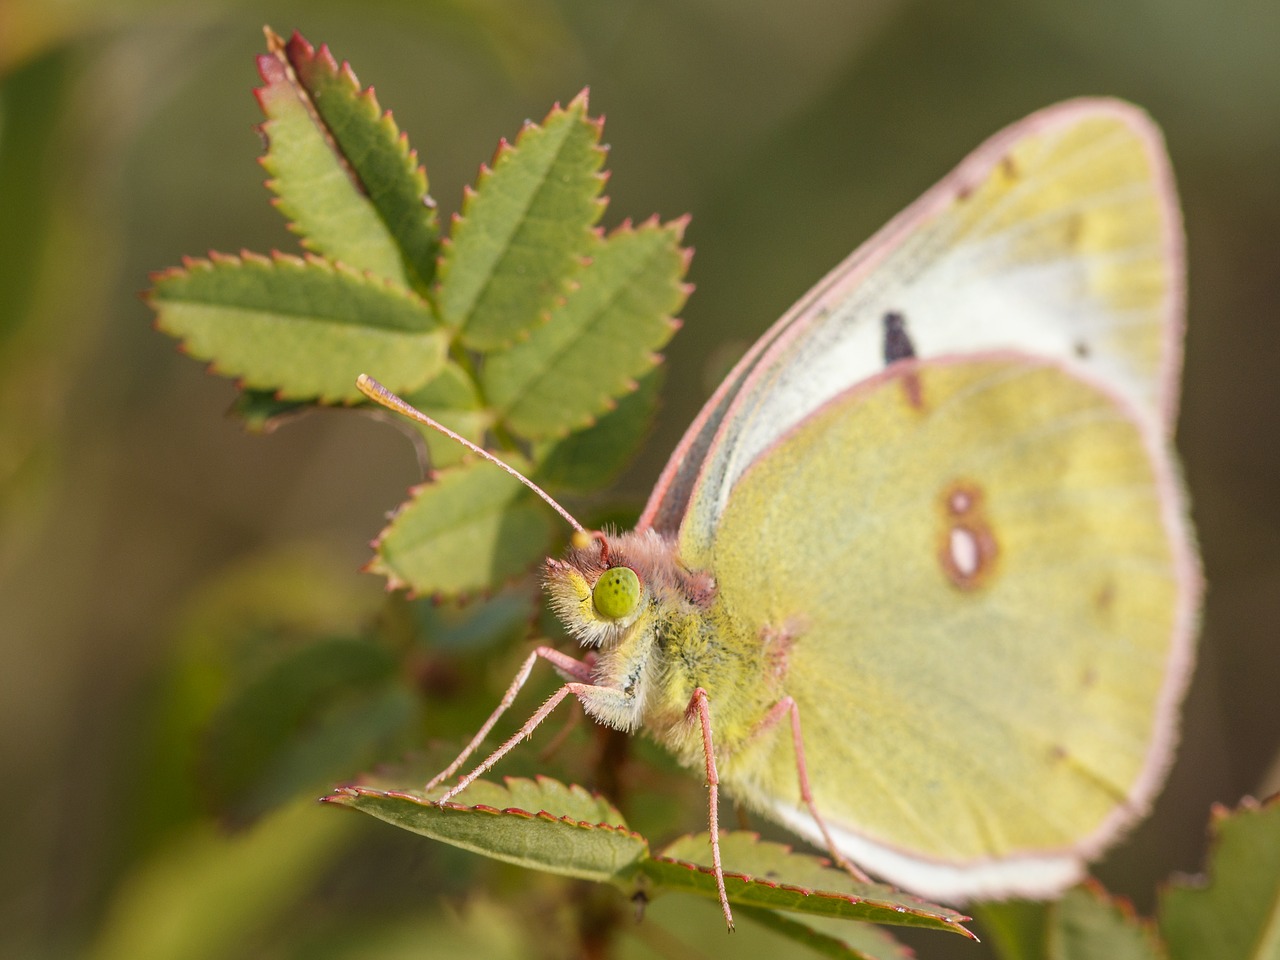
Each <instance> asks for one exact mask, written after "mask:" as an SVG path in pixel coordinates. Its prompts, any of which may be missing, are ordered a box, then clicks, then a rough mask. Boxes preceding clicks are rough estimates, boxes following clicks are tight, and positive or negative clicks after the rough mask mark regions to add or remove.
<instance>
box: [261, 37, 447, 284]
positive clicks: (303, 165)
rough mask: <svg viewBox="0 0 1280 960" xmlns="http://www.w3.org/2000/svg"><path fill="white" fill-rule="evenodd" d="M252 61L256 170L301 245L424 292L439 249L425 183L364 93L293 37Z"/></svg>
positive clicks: (325, 52) (325, 55) (341, 69)
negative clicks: (257, 124) (261, 146)
mask: <svg viewBox="0 0 1280 960" xmlns="http://www.w3.org/2000/svg"><path fill="white" fill-rule="evenodd" d="M267 45H268V48H269V50H270V52H269V53H266V54H263V55H262V56H260V57H259V58H258V72H259V73H260V74H261V76H262V79H263V81H264V86H262V87H260V88H258V90H257V91H256V92H257V96H258V102H259V104H260V105H261V106H262V110H263V112H264V113H265V114H266V115H267V121H266V123H264V124H263V131H264V133H265V134H266V136H267V141H268V144H269V146H268V149H267V153H266V156H264V157H263V159H262V164H263V166H264V167H265V168H266V170H267V172H268V173H269V174H270V175H271V179H270V180H268V181H267V185H268V186H269V187H270V188H271V189H272V190H273V191H274V192H275V193H276V195H277V197H278V206H279V207H280V210H281V212H282V213H283V214H284V215H285V216H286V217H288V218H289V219H290V221H291V226H292V228H293V229H294V230H295V231H296V232H297V233H298V234H299V235H300V236H301V239H302V243H303V246H305V247H306V248H307V249H309V250H311V251H313V252H315V253H318V254H322V255H323V256H325V257H328V258H330V259H333V260H339V261H341V262H343V263H345V264H346V265H347V266H349V267H352V268H354V269H356V270H369V271H372V272H373V273H376V274H378V275H380V276H383V277H386V278H387V279H389V280H394V281H396V282H397V283H400V284H402V285H405V286H412V287H415V288H416V289H417V290H419V291H420V292H423V293H426V292H427V290H428V289H429V286H430V283H431V281H432V279H433V277H434V272H435V260H436V252H437V248H438V245H439V240H438V228H437V225H436V215H435V209H434V207H433V206H430V205H428V203H427V202H426V201H427V176H426V172H425V171H424V170H423V169H422V167H421V166H420V165H419V164H418V158H417V155H416V154H415V153H414V152H413V150H411V149H410V147H409V143H408V140H407V138H405V137H404V136H402V135H401V133H400V131H399V129H398V128H397V127H396V124H395V121H394V120H393V119H392V118H391V114H390V113H384V112H383V110H382V108H381V107H380V106H379V105H378V101H377V99H376V98H375V97H374V93H373V90H372V88H370V89H364V90H362V89H361V88H360V84H359V81H357V80H356V76H355V74H354V73H353V72H352V70H351V67H350V66H349V65H348V64H346V63H343V64H342V65H341V66H339V65H338V63H337V62H336V61H335V60H334V58H333V55H332V54H331V53H330V52H329V48H328V47H325V46H321V47H320V49H319V50H316V49H315V48H313V47H312V46H311V44H309V43H308V42H307V41H306V40H305V39H304V38H303V37H302V36H301V35H300V34H297V33H295V34H294V35H293V37H292V38H291V39H290V40H289V41H288V42H287V43H286V42H285V41H284V40H283V39H282V38H281V37H278V36H276V35H275V34H274V33H272V32H271V31H269V30H268V31H267Z"/></svg>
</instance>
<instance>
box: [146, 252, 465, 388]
mask: <svg viewBox="0 0 1280 960" xmlns="http://www.w3.org/2000/svg"><path fill="white" fill-rule="evenodd" d="M154 280H155V284H154V286H153V287H152V289H151V291H150V294H149V298H148V299H149V302H150V303H151V306H152V307H153V308H154V309H155V311H156V314H157V319H156V324H157V326H158V327H159V328H160V329H161V330H163V331H164V332H165V333H168V334H170V335H172V336H174V337H177V338H179V339H180V340H182V342H183V347H184V348H185V349H186V351H187V352H188V353H190V354H191V355H192V356H194V357H196V358H198V359H201V360H211V361H212V366H213V368H214V370H215V371H217V372H218V373H221V374H223V375H225V376H233V377H238V378H239V379H240V380H241V381H242V383H243V384H244V385H245V386H247V387H250V388H255V389H259V390H274V391H276V393H277V396H278V398H279V399H282V400H302V399H310V398H318V399H320V400H323V401H329V402H336V401H352V400H355V399H358V398H360V397H361V396H362V394H361V393H360V392H359V391H358V390H357V389H356V386H355V382H356V377H357V376H359V375H360V374H361V373H363V372H365V371H366V370H368V371H374V372H375V373H376V374H377V376H378V379H379V380H381V381H382V382H383V383H385V384H386V385H387V386H388V387H389V388H390V389H392V390H397V391H406V390H412V389H414V388H415V387H418V386H421V385H422V384H423V383H425V382H427V381H428V380H429V379H431V377H433V376H434V375H435V374H436V372H437V371H439V370H440V368H441V366H442V365H443V363H444V349H445V338H444V334H443V332H442V331H440V330H439V329H438V327H437V324H436V320H435V317H434V315H433V314H432V312H431V310H430V308H429V307H428V306H427V304H426V303H425V302H424V301H423V300H421V299H420V298H419V297H417V296H415V295H414V294H413V293H411V292H409V291H408V290H405V289H403V288H399V287H394V286H389V285H387V284H385V283H383V282H381V281H379V280H376V279H372V278H370V277H368V276H360V275H357V274H355V273H353V272H352V271H350V270H349V269H347V268H345V267H342V266H335V265H333V264H329V263H326V262H324V261H322V260H318V259H316V258H314V257H307V258H306V259H305V260H303V259H298V258H296V257H289V256H285V255H283V254H275V255H274V256H273V257H271V258H270V259H268V258H266V257H260V256H257V255H256V254H250V253H245V254H243V255H242V256H241V257H232V256H227V255H225V254H212V255H211V259H209V260H194V259H187V260H184V261H183V267H182V268H181V269H173V270H169V271H166V272H163V273H160V274H158V275H156V276H155V278H154Z"/></svg>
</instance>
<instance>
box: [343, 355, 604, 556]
mask: <svg viewBox="0 0 1280 960" xmlns="http://www.w3.org/2000/svg"><path fill="white" fill-rule="evenodd" d="M356 387H357V389H359V391H360V392H361V393H363V394H364V395H365V396H366V397H368V398H369V399H370V400H372V401H373V402H374V403H380V404H382V406H384V407H386V408H387V409H388V410H394V411H395V412H396V413H399V414H402V415H403V416H406V417H408V418H409V419H410V420H416V421H418V423H421V424H423V425H424V426H427V427H430V428H431V429H432V430H436V431H438V432H440V433H443V434H444V435H445V436H446V437H448V438H449V439H451V440H455V441H457V442H458V443H460V444H462V445H463V446H464V447H466V448H467V449H468V450H470V451H471V452H472V453H478V454H480V456H482V457H484V458H485V459H486V460H488V461H489V462H490V463H493V464H497V465H498V466H499V467H501V468H502V469H503V470H505V471H507V473H509V474H511V476H513V477H515V478H516V479H517V480H519V481H520V482H521V483H523V484H524V485H525V486H526V487H528V488H529V489H530V490H532V491H533V492H534V493H536V494H537V495H538V496H540V497H541V498H542V499H543V500H545V501H546V502H547V503H549V504H550V505H551V508H552V509H553V510H555V512H556V513H558V514H560V516H562V517H564V518H565V520H567V521H568V522H569V526H571V527H573V529H574V531H575V533H576V535H577V536H576V537H575V539H576V538H577V537H589V536H590V533H588V531H587V529H586V528H585V527H583V525H582V524H580V523H579V522H578V521H577V520H575V519H574V518H573V515H572V514H570V513H569V511H568V510H566V509H565V508H564V507H562V506H560V504H558V503H556V502H555V500H553V499H552V498H551V494H549V493H547V491H545V490H543V489H542V488H541V487H540V486H538V485H537V484H536V483H534V482H533V481H532V480H530V479H529V478H528V477H526V476H525V475H524V474H523V473H521V472H520V471H519V470H517V469H516V468H515V467H513V466H511V465H510V464H509V463H504V462H503V461H502V460H499V459H498V458H497V457H495V456H494V455H493V454H492V453H490V452H489V451H488V450H485V449H484V448H483V447H479V446H477V445H476V444H474V443H472V442H471V441H470V440H468V439H467V438H466V437H464V436H461V435H459V434H456V433H454V432H453V431H452V430H450V429H449V428H448V427H446V426H445V425H444V424H443V423H440V422H438V421H436V420H433V419H431V418H430V417H428V416H427V415H426V414H425V413H423V412H422V411H421V410H418V409H417V408H416V407H411V406H410V405H409V404H407V403H405V402H404V401H403V400H401V399H400V398H399V397H397V396H396V395H395V394H394V393H392V392H391V391H390V390H388V389H387V388H386V387H384V386H383V385H382V384H380V383H379V382H378V381H377V380H375V379H373V377H371V376H369V375H368V374H365V373H362V374H360V376H359V377H357V378H356Z"/></svg>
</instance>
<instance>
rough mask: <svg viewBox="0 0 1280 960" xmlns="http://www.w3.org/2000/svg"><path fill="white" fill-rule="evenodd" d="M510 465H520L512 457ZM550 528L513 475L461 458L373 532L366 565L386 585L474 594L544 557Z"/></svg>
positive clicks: (541, 507)
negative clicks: (372, 547) (372, 551)
mask: <svg viewBox="0 0 1280 960" xmlns="http://www.w3.org/2000/svg"><path fill="white" fill-rule="evenodd" d="M511 465H512V466H513V467H515V468H516V469H517V470H519V469H521V468H522V467H524V466H525V464H523V463H522V462H521V461H520V460H519V459H518V458H512V462H511ZM554 519H557V520H558V518H554ZM555 529H556V528H555V527H554V526H553V517H552V515H551V513H550V511H549V510H548V509H547V507H546V505H545V504H543V503H542V502H541V501H540V500H538V499H537V498H536V497H534V496H533V494H532V493H530V492H529V491H528V490H527V489H526V488H525V487H524V486H522V485H521V484H520V482H519V481H518V480H516V479H515V478H514V477H512V476H511V475H509V474H508V473H506V472H504V471H503V470H500V469H498V468H497V467H496V466H494V465H493V464H491V463H488V462H486V461H483V460H478V461H477V460H468V461H466V462H464V463H462V464H460V465H459V466H455V467H449V468H447V469H444V470H440V471H438V472H436V473H434V474H433V475H432V478H431V480H430V481H429V482H427V483H424V484H422V485H421V486H420V487H418V488H417V489H416V490H415V491H414V495H413V499H412V500H410V501H409V502H408V503H406V504H404V505H403V506H402V507H401V508H400V509H399V510H398V511H397V512H396V515H395V518H394V519H393V520H392V521H391V523H390V525H389V526H388V527H387V528H386V529H385V530H383V531H382V534H381V535H380V536H379V537H378V540H377V543H376V545H375V549H376V551H377V553H376V556H375V557H374V559H373V561H372V562H371V563H370V564H369V569H370V570H372V571H374V572H375V573H380V574H382V575H383V576H385V577H386V578H387V580H388V585H389V586H390V587H391V588H392V589H396V588H399V587H410V588H411V589H413V590H414V591H415V592H416V593H420V594H431V595H434V594H443V595H453V594H471V593H479V592H481V591H485V590H488V589H491V588H492V587H493V586H494V585H495V584H498V583H500V582H501V581H503V580H505V579H507V578H509V577H514V576H516V575H517V574H519V573H522V572H523V571H525V570H526V569H528V568H529V567H530V566H532V565H533V564H534V563H536V562H537V561H538V560H540V559H541V558H542V557H544V556H546V554H547V551H548V550H549V549H550V547H551V541H552V535H553V532H554V530H555Z"/></svg>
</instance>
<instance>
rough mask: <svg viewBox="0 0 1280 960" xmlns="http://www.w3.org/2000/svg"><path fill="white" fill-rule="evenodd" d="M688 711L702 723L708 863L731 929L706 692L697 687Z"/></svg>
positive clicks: (718, 786) (716, 776)
mask: <svg viewBox="0 0 1280 960" xmlns="http://www.w3.org/2000/svg"><path fill="white" fill-rule="evenodd" d="M689 712H690V713H696V714H697V716H698V722H699V723H700V724H701V725H702V752H703V754H704V756H706V758H707V794H708V801H707V803H708V807H709V815H708V817H707V819H708V821H709V827H710V830H711V866H712V869H714V870H715V875H716V890H717V891H718V892H719V894H720V909H721V911H723V913H724V922H725V923H727V924H728V925H729V930H730V931H732V930H733V911H732V910H730V909H729V895H728V894H727V893H726V892H725V889H724V866H723V865H722V864H721V862H720V774H719V773H718V772H717V771H716V753H715V745H714V744H713V743H712V740H711V699H710V697H708V696H707V691H706V690H703V689H702V687H698V688H697V689H695V690H694V691H693V698H692V699H691V700H690V701H689Z"/></svg>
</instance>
